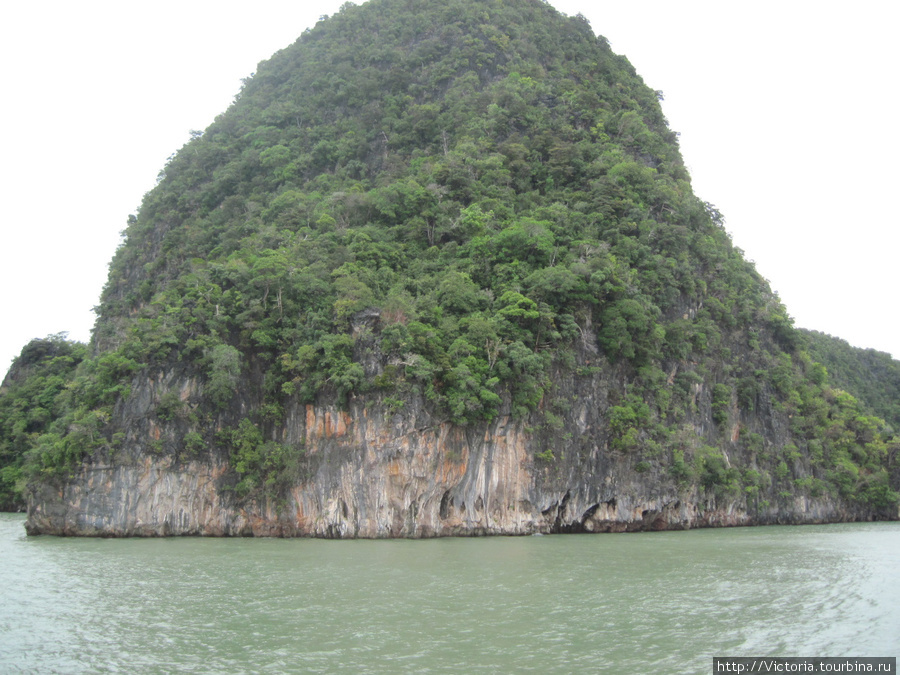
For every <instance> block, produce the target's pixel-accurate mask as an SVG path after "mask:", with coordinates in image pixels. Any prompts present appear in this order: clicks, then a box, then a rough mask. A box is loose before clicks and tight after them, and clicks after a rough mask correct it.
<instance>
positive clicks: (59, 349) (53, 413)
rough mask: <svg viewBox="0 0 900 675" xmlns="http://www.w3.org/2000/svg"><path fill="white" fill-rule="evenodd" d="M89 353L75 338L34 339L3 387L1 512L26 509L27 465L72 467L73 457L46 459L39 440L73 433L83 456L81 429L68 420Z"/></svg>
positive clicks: (0, 414)
mask: <svg viewBox="0 0 900 675" xmlns="http://www.w3.org/2000/svg"><path fill="white" fill-rule="evenodd" d="M86 355H87V347H86V346H85V345H83V344H80V343H77V342H70V341H68V340H66V339H65V336H64V335H51V336H49V337H47V338H46V339H43V340H32V341H31V342H29V343H28V344H27V345H25V347H24V348H23V349H22V353H21V354H20V355H19V356H18V358H17V359H16V360H15V361H14V362H13V365H12V367H11V368H10V371H9V374H8V375H7V376H6V379H5V380H4V381H3V386H2V388H0V511H17V510H21V509H22V508H23V507H24V502H23V501H22V495H21V492H22V489H23V488H24V483H25V481H26V479H27V478H28V474H27V471H26V464H27V465H28V467H35V466H37V465H39V464H45V465H48V466H49V465H53V466H67V465H69V464H70V462H71V459H73V458H70V457H65V456H61V457H60V456H56V457H52V458H47V459H46V460H44V459H43V458H41V457H39V456H38V453H40V452H41V450H40V446H41V444H40V443H39V442H38V439H40V438H42V437H45V436H46V435H47V434H50V433H55V434H56V435H57V436H58V437H59V436H60V435H66V433H67V431H68V432H69V433H68V435H69V437H70V440H69V442H68V444H67V445H68V446H69V447H73V446H75V445H78V446H79V449H78V450H77V455H78V458H80V456H81V453H82V450H81V447H80V442H79V441H78V440H77V439H78V434H79V430H77V429H68V430H67V429H66V428H65V427H64V426H63V424H64V422H63V419H65V418H68V415H66V414H65V413H66V411H68V410H69V409H70V408H71V407H72V402H71V400H70V398H69V391H68V388H69V386H70V385H71V383H72V378H73V376H74V373H75V369H76V367H77V366H78V364H79V363H81V362H82V361H83V360H84V358H85V356H86ZM69 419H71V418H69ZM61 445H62V444H61ZM61 449H63V451H64V448H63V447H61Z"/></svg>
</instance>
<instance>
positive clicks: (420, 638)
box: [0, 514, 900, 673]
mask: <svg viewBox="0 0 900 675" xmlns="http://www.w3.org/2000/svg"><path fill="white" fill-rule="evenodd" d="M23 523H24V518H23V517H22V516H20V515H12V514H0V588H2V591H0V593H2V597H0V671H2V672H34V673H94V672H100V673H106V672H110V673H138V672H139V673H173V672H178V673H530V672H534V673H710V672H712V657H713V656H714V655H729V656H740V655H776V656H896V655H898V653H900V523H872V524H866V523H863V524H853V525H825V526H806V527H765V528H747V529H730V530H696V531H690V532H661V533H647V534H608V535H582V536H574V535H570V536H564V535H563V536H545V537H520V538H499V537H498V538H485V539H439V540H427V541H320V540H309V539H297V540H277V539H193V538H190V539H189V538H184V539H126V540H115V539H60V538H54V537H30V538H29V537H26V536H25V533H24V529H23Z"/></svg>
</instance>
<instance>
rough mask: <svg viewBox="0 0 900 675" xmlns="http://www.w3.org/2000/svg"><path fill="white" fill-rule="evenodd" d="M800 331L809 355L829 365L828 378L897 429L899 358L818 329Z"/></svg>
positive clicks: (899, 390) (899, 389) (899, 381)
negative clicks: (854, 343) (863, 347)
mask: <svg viewBox="0 0 900 675" xmlns="http://www.w3.org/2000/svg"><path fill="white" fill-rule="evenodd" d="M801 332H802V334H803V336H804V338H805V340H806V349H807V351H808V352H809V355H810V356H811V357H812V358H813V359H815V360H816V361H818V362H819V363H821V364H822V365H823V366H825V367H826V368H827V369H828V380H829V382H831V383H832V384H833V385H834V386H836V387H840V388H841V389H846V390H847V391H849V392H850V393H852V394H853V395H854V396H855V397H856V398H857V399H859V402H860V403H861V404H862V406H863V407H864V408H866V409H868V410H870V411H872V412H873V413H875V414H876V415H878V416H879V417H882V418H884V419H885V420H886V421H887V422H888V424H890V425H891V426H892V427H893V428H894V430H898V429H900V361H897V360H895V359H893V358H892V357H891V355H890V354H886V353H885V352H879V351H876V350H874V349H860V348H858V347H852V346H850V343H848V342H847V341H846V340H841V339H840V338H836V337H832V336H831V335H826V334H825V333H821V332H819V331H814V330H802V331H801Z"/></svg>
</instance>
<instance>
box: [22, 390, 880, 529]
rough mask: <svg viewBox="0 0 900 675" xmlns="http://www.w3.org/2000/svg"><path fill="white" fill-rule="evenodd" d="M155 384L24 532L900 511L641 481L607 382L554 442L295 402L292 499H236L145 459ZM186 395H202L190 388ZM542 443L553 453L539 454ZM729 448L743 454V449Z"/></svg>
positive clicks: (221, 478) (222, 466)
mask: <svg viewBox="0 0 900 675" xmlns="http://www.w3.org/2000/svg"><path fill="white" fill-rule="evenodd" d="M158 384H159V381H158V380H157V381H150V380H145V381H143V382H140V383H138V387H137V388H138V390H139V391H138V394H137V395H135V396H133V397H132V401H136V402H138V403H137V404H136V407H134V408H132V409H131V410H129V416H131V418H132V420H134V421H135V424H134V429H135V434H136V438H135V443H134V445H132V446H131V448H132V454H131V456H130V457H129V458H124V457H119V458H118V459H117V461H115V462H95V463H87V464H85V465H83V466H82V467H81V469H80V470H79V471H78V473H77V474H76V475H75V476H74V477H73V478H71V479H70V480H68V481H67V482H66V483H65V485H64V487H62V488H61V489H59V488H54V487H50V486H46V485H45V486H43V487H42V489H41V491H40V492H36V493H34V494H33V495H32V498H31V500H30V509H29V515H28V522H27V525H26V527H27V530H28V532H29V533H31V534H60V535H86V536H97V535H99V536H169V535H204V536H279V537H280V536H288V537H294V536H312V537H326V538H347V537H359V538H388V537H411V538H420V537H436V536H458V535H463V536H473V535H526V534H535V533H568V532H572V533H577V532H626V531H629V532H630V531H648V530H670V529H676V530H680V529H689V528H696V527H728V526H741V525H760V524H775V523H782V524H784V523H791V524H801V523H825V522H841V521H853V520H863V519H869V518H874V517H875V516H876V515H877V516H879V517H881V518H892V517H897V514H896V513H894V512H892V511H885V510H880V511H878V512H876V511H872V510H869V509H865V508H853V507H848V506H847V504H846V503H843V502H841V501H840V500H835V499H834V498H832V497H827V496H823V497H820V498H812V497H809V496H802V495H800V496H792V497H790V498H784V497H783V496H782V497H780V498H779V497H778V496H777V495H775V494H773V492H774V491H772V490H770V491H769V493H764V494H762V495H759V496H757V498H756V500H755V501H754V500H750V499H747V498H746V497H745V496H726V497H717V496H715V495H709V494H706V493H704V492H702V491H700V490H698V489H697V488H696V487H695V486H679V485H678V483H677V482H676V481H674V480H672V478H671V476H669V475H668V474H667V473H666V472H662V471H660V470H658V469H650V470H647V471H635V458H634V457H631V456H629V455H628V454H627V453H621V452H615V451H611V450H610V449H609V447H608V445H607V444H606V442H605V437H606V429H607V426H608V425H607V421H606V420H605V419H604V414H603V410H604V406H603V400H604V398H605V396H606V393H607V390H608V388H609V386H610V381H609V380H606V379H604V378H603V377H600V376H594V377H590V378H574V377H573V378H571V379H570V380H569V381H568V382H567V383H566V384H567V390H568V391H572V392H576V393H575V394H574V397H575V399H576V400H577V403H576V405H574V406H573V408H572V409H571V411H570V413H569V414H568V415H567V416H566V420H565V425H564V427H563V431H560V432H558V433H556V434H555V435H554V437H553V438H547V437H546V434H543V432H541V431H540V430H536V429H534V428H533V427H529V420H527V419H525V420H514V419H512V418H511V417H510V416H509V414H508V413H505V414H501V415H500V416H499V417H497V419H495V420H493V421H492V422H491V423H489V424H484V425H481V426H479V427H477V428H476V427H469V428H464V427H459V426H455V425H453V424H451V423H449V422H446V421H444V422H441V421H438V420H435V419H434V418H432V417H431V416H430V415H429V414H428V413H427V412H426V411H425V406H424V405H422V402H421V401H419V402H418V403H414V404H413V405H410V406H408V407H407V408H406V409H405V410H404V412H403V413H402V414H391V413H390V412H389V411H388V410H387V409H386V408H385V406H383V405H380V404H379V402H378V401H377V400H374V399H356V400H352V401H351V402H350V404H349V406H348V408H347V409H340V408H338V407H337V406H336V405H296V406H294V407H293V408H292V409H291V410H289V411H288V412H287V415H286V419H285V422H284V424H283V426H281V427H280V428H279V429H278V432H277V433H278V435H279V436H280V437H281V440H282V441H284V442H287V443H293V444H297V445H302V446H303V447H305V448H306V452H305V454H304V458H303V466H302V467H301V474H302V477H301V479H300V480H298V481H297V483H296V485H294V486H292V487H291V488H290V490H289V491H288V493H287V496H286V497H282V498H279V499H277V500H276V499H261V500H250V501H244V502H241V501H240V500H237V499H236V498H234V497H233V496H232V495H231V494H230V493H229V491H228V489H227V488H226V489H223V486H225V485H226V484H227V478H228V476H229V474H230V473H232V469H231V467H230V465H229V463H228V460H227V457H226V456H223V455H222V453H218V454H217V453H216V452H213V453H212V454H211V455H210V456H209V457H208V458H207V459H206V460H204V461H201V460H190V461H177V460H176V459H174V458H173V457H171V456H158V455H157V456H154V454H153V453H151V452H148V451H146V448H147V442H146V439H153V438H160V437H164V436H166V435H167V434H171V433H174V429H173V428H168V429H167V428H165V427H163V428H160V427H159V426H157V425H156V423H154V422H153V421H152V415H151V414H150V413H151V410H150V408H149V407H147V406H145V407H144V408H143V409H142V408H141V407H140V403H139V402H140V401H141V400H144V401H145V402H146V401H150V400H152V398H151V397H150V396H141V395H140V390H141V389H145V390H147V391H148V392H149V390H152V389H153V388H154V387H155V386H158ZM169 384H171V382H170V383H169ZM179 389H180V390H181V391H182V392H184V393H185V396H186V397H190V396H193V397H197V398H199V397H201V396H202V392H201V391H200V390H199V389H198V388H197V387H196V385H193V384H192V383H191V382H189V381H185V382H181V383H180V384H179ZM769 412H770V413H771V411H769ZM765 417H766V415H761V416H752V418H747V419H745V423H748V424H751V425H754V424H759V423H761V422H762V420H763V419H764V418H765ZM137 420H143V421H144V422H143V423H140V422H137ZM138 429H141V430H140V431H137V430H138ZM690 431H691V433H696V431H697V430H690ZM139 437H143V438H144V441H143V442H142V441H140V440H139ZM548 443H549V447H550V448H551V449H552V452H553V455H554V457H553V459H552V460H551V459H548V460H542V459H540V458H536V455H537V454H539V452H540V451H542V450H543V451H545V450H546V449H547V447H548ZM732 451H733V453H735V454H738V453H740V452H741V450H740V448H739V446H738V444H737V443H734V444H733V445H732ZM726 456H727V454H726ZM734 461H736V462H745V461H746V458H740V457H737V456H735V457H734ZM761 500H766V502H767V503H766V504H765V505H763V506H760V503H759V502H760V501H761Z"/></svg>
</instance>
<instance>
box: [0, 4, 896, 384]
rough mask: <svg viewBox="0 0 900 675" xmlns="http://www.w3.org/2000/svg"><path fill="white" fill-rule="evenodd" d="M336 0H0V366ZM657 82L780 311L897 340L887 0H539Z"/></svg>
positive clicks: (93, 284)
mask: <svg viewBox="0 0 900 675" xmlns="http://www.w3.org/2000/svg"><path fill="white" fill-rule="evenodd" d="M341 4H342V1H341V0H320V1H319V2H316V3H311V2H305V1H303V0H299V1H298V0H291V1H286V0H255V1H254V2H253V3H252V4H250V3H246V2H227V1H222V0H217V1H212V0H177V1H175V0H157V1H156V2H153V3H150V2H127V3H126V2H121V0H116V1H115V2H100V1H97V0H87V1H84V2H78V3H75V2H70V1H65V2H62V1H53V0H51V1H50V2H41V3H27V2H19V3H15V4H13V3H7V4H6V5H5V6H4V9H2V10H0V58H2V64H3V75H4V77H3V80H4V82H3V93H2V105H0V124H2V126H0V128H2V131H3V135H4V138H5V141H4V144H3V158H4V161H3V162H2V163H0V197H2V210H0V214H2V216H0V218H2V221H0V223H2V225H0V252H2V263H0V289H2V294H0V321H2V329H0V372H2V371H5V370H6V368H7V367H8V365H9V363H10V361H11V360H12V359H13V358H14V357H15V356H16V355H17V354H18V353H19V351H20V350H21V348H22V347H23V346H24V345H25V344H26V343H27V342H28V341H29V340H30V339H31V338H34V337H44V336H46V335H48V334H51V333H57V332H61V331H68V332H69V335H70V337H72V338H75V339H79V340H88V339H89V337H90V330H91V327H92V325H93V314H92V313H91V308H92V307H93V306H94V305H96V304H97V302H98V299H99V294H100V290H101V288H102V287H103V284H104V282H105V280H106V273H107V264H108V262H109V260H110V258H111V257H112V254H113V252H114V251H115V248H116V246H117V244H118V242H119V232H120V231H121V230H122V229H124V227H125V222H126V219H127V217H128V214H130V213H134V212H135V211H136V210H137V208H138V206H139V204H140V202H141V199H142V197H143V194H144V193H145V192H147V191H148V190H150V189H151V188H152V187H153V186H154V185H155V182H156V175H157V173H158V172H159V170H160V169H161V168H162V166H163V165H164V163H165V161H166V158H167V157H168V156H169V155H170V154H172V153H173V152H174V151H176V150H177V149H178V148H180V147H181V146H182V145H183V144H184V143H185V142H186V141H187V139H188V136H189V131H190V130H191V129H204V128H206V127H207V126H208V125H209V124H210V123H211V122H212V121H213V119H214V118H215V117H216V115H218V114H219V113H221V112H223V111H224V110H225V109H226V108H227V107H228V105H229V104H230V103H231V101H232V99H233V97H234V95H235V94H236V93H237V92H238V90H239V88H240V80H241V78H243V77H246V76H248V75H249V74H251V73H252V72H254V71H255V70H256V64H257V63H258V62H259V61H261V60H264V59H267V58H268V57H269V56H271V55H272V54H273V53H274V52H275V51H277V50H279V49H281V48H283V47H286V46H287V45H289V44H291V43H292V42H293V41H294V40H295V39H296V38H297V37H298V36H299V35H300V34H301V33H302V32H303V30H304V29H305V28H307V27H309V26H311V25H313V24H315V22H316V21H317V20H318V18H319V16H320V15H322V14H333V13H335V12H337V11H338V8H339V7H340V5H341ZM551 4H552V5H554V6H555V7H556V8H557V9H559V10H560V11H562V12H564V13H566V14H569V15H573V14H577V13H579V12H581V13H582V14H584V15H585V16H586V17H587V18H588V19H589V20H590V22H591V25H592V26H593V28H594V31H595V32H596V33H599V34H601V35H603V36H605V37H606V38H607V39H608V40H609V41H610V43H611V45H612V47H613V50H614V51H616V52H617V53H620V54H625V55H626V56H627V57H628V58H629V59H630V60H631V62H632V64H634V66H635V68H636V69H637V71H638V73H639V74H640V75H641V76H642V77H643V78H644V81H645V82H646V83H647V84H648V85H649V86H650V87H652V88H653V89H659V90H662V91H663V92H664V94H665V101H664V102H663V110H664V112H665V114H666V116H667V117H668V119H669V123H670V126H671V127H672V129H674V130H675V131H677V132H680V134H681V149H682V154H683V155H684V157H685V161H686V163H687V164H688V168H689V169H690V171H691V174H692V176H693V184H694V190H695V192H696V193H697V194H698V196H700V197H701V198H702V199H704V200H706V201H709V202H712V203H713V204H715V205H716V206H717V207H718V208H719V209H720V210H721V211H722V213H723V214H724V215H725V218H726V228H727V229H728V230H729V232H731V234H732V236H733V238H734V241H735V243H736V244H737V246H739V247H741V248H742V249H743V250H744V251H745V252H746V255H747V257H748V258H750V259H752V260H754V261H755V262H756V265H757V268H758V269H759V270H760V272H761V273H762V274H763V276H765V277H766V278H767V279H769V281H770V282H771V284H772V286H773V288H774V289H775V290H776V291H778V293H779V294H780V295H781V298H782V300H783V301H784V302H785V304H786V306H787V308H788V312H789V313H790V314H791V315H792V316H793V317H794V318H795V319H796V323H797V325H799V326H802V327H807V328H816V329H818V330H823V331H825V332H827V333H831V334H832V335H837V336H840V337H842V338H844V339H846V340H848V341H849V342H850V343H851V344H854V345H856V346H860V347H873V348H875V349H879V350H881V351H886V352H889V353H891V354H893V355H894V356H895V357H900V320H898V317H897V303H896V286H897V284H896V282H895V279H896V273H895V271H894V269H895V267H894V258H895V257H897V256H898V251H900V227H898V224H900V223H898V220H900V215H898V214H900V210H898V208H897V207H896V203H895V202H896V196H897V194H898V189H897V187H898V178H900V168H898V167H900V136H898V133H897V131H896V130H895V129H894V127H895V125H896V122H895V119H896V116H897V111H898V103H900V100H898V99H900V88H898V86H897V66H898V65H900V41H898V40H897V39H896V35H895V34H896V30H897V28H898V23H900V22H898V18H900V9H898V7H900V6H898V5H894V3H890V2H884V1H879V2H873V1H871V0H854V1H853V2H852V3H850V2H842V3H832V2H826V1H822V0H817V1H815V2H809V1H798V0H792V1H790V2H784V0H778V1H777V2H771V1H768V0H755V1H754V2H738V1H736V0H735V1H732V2H721V0H718V1H700V0H641V1H640V2H638V1H632V2H622V1H621V0H617V1H616V2H610V1H607V0H594V1H593V2H585V1H583V0H555V1H554V2H551Z"/></svg>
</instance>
